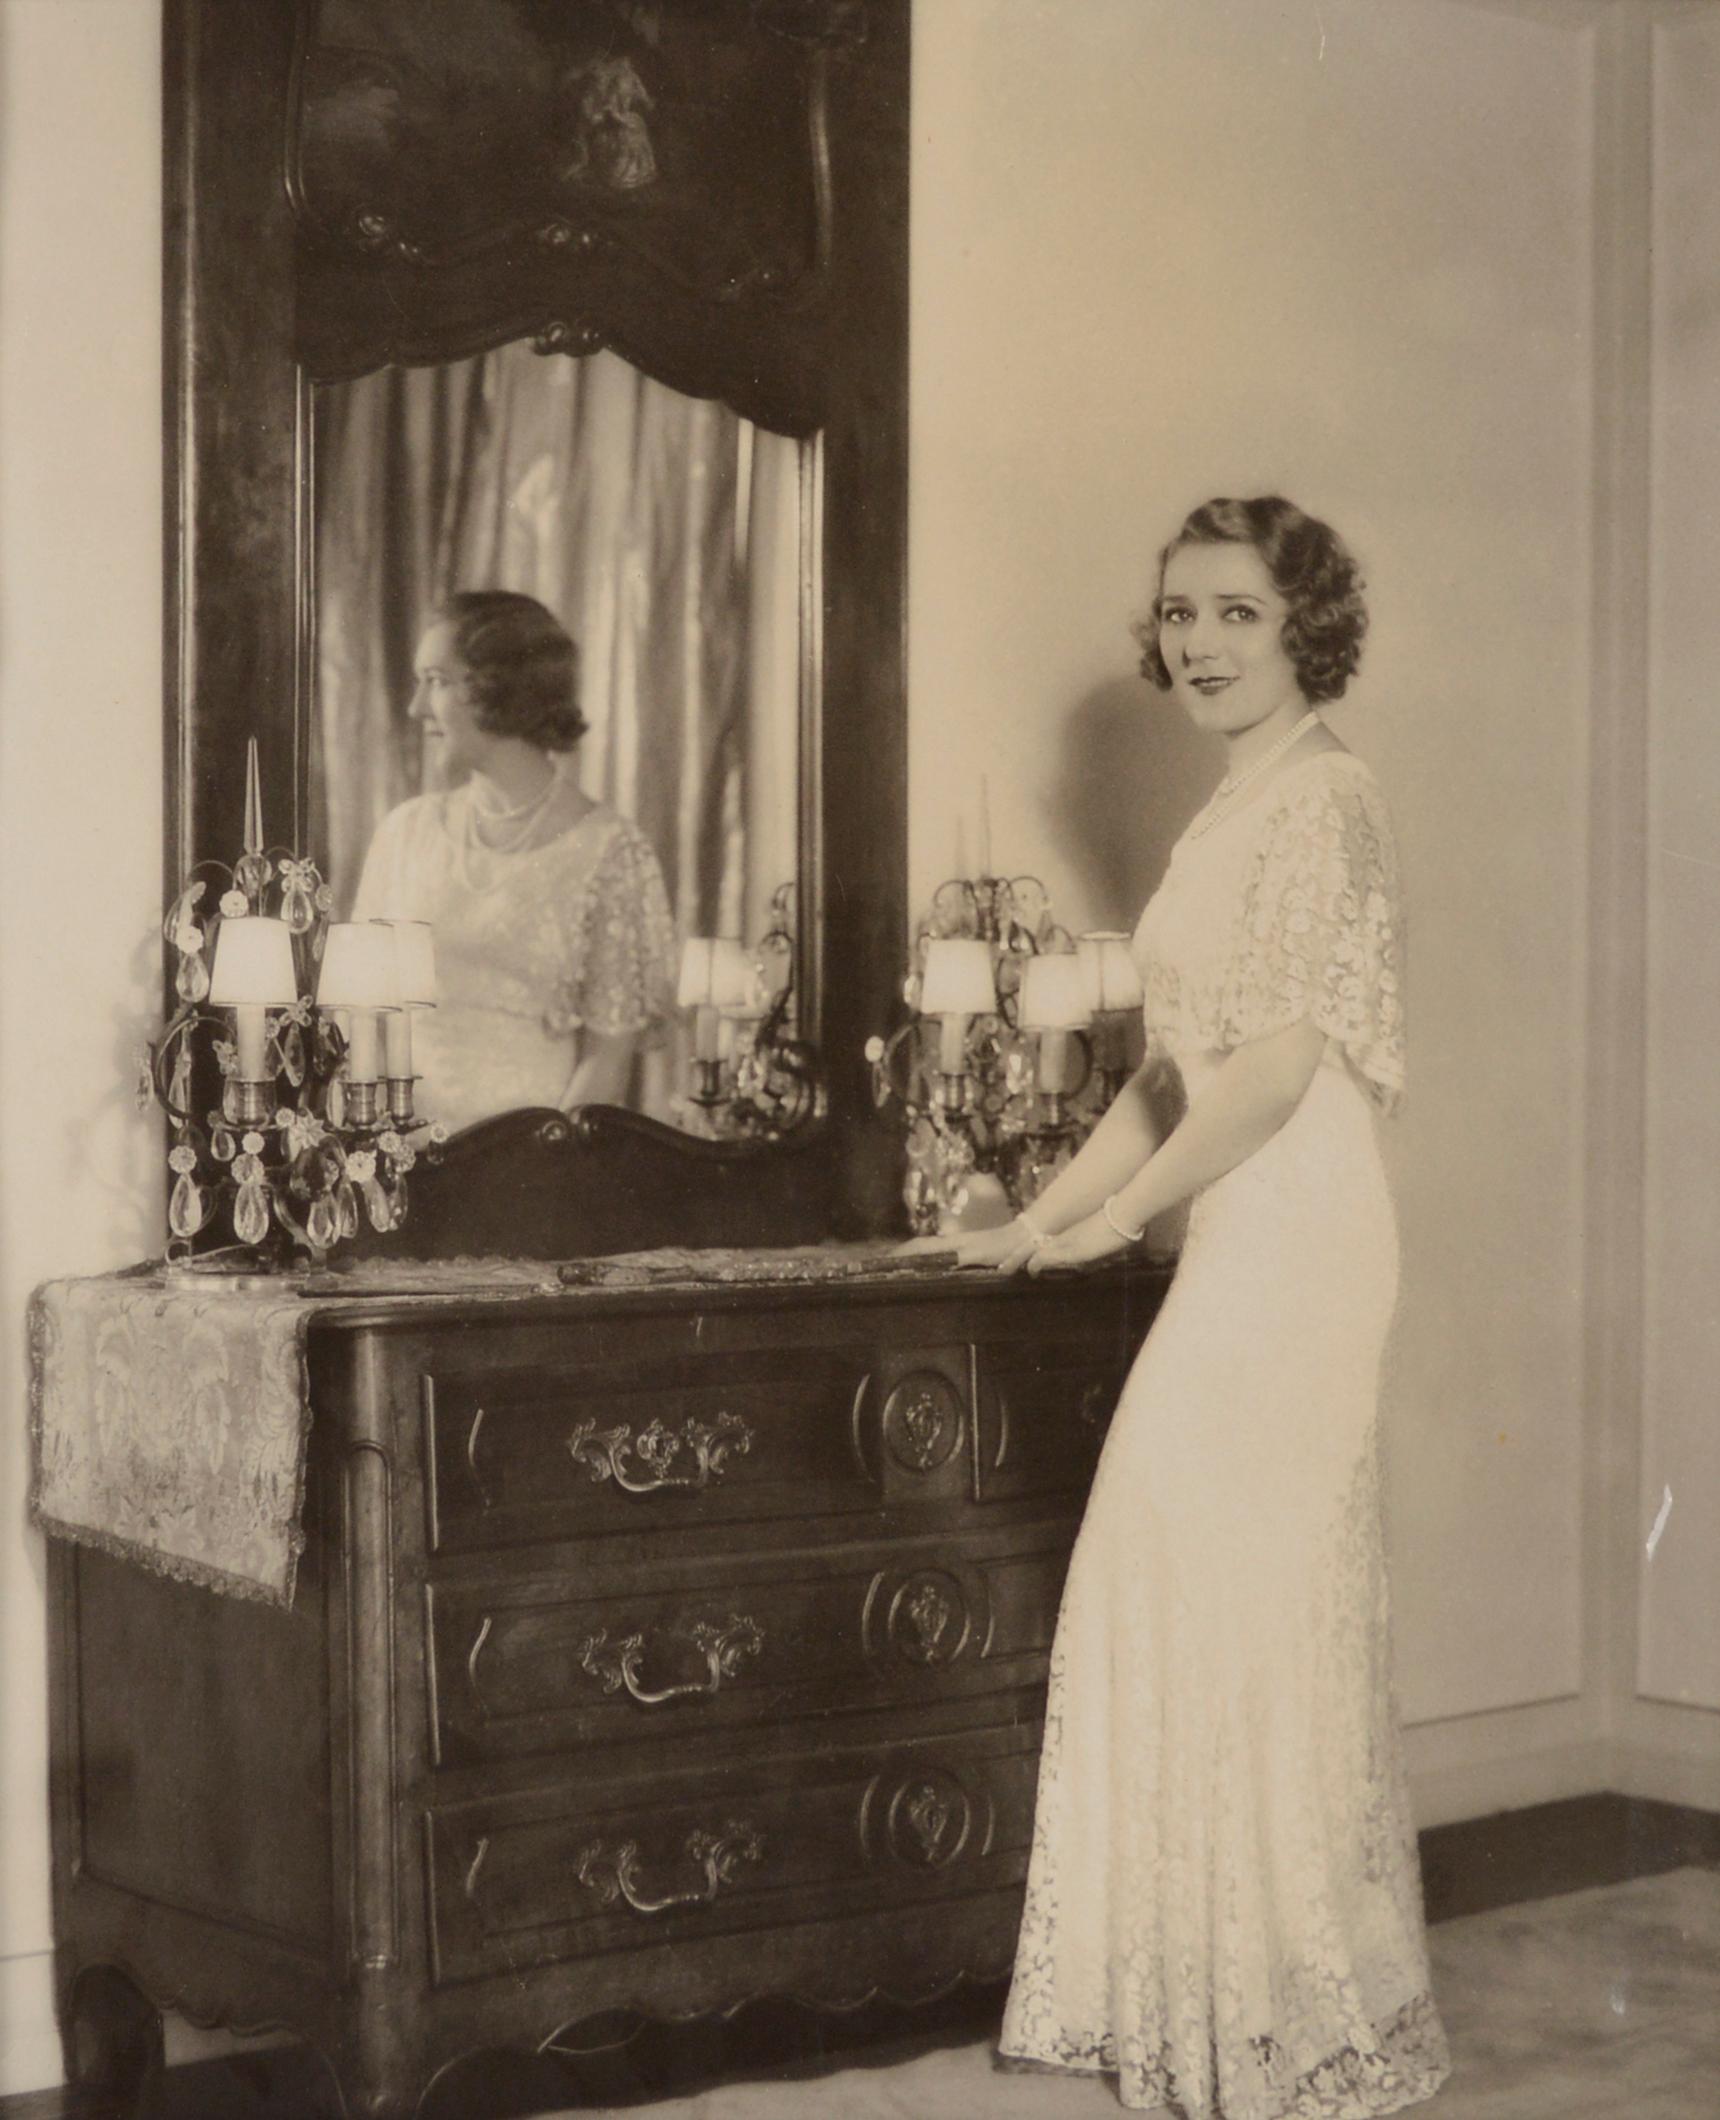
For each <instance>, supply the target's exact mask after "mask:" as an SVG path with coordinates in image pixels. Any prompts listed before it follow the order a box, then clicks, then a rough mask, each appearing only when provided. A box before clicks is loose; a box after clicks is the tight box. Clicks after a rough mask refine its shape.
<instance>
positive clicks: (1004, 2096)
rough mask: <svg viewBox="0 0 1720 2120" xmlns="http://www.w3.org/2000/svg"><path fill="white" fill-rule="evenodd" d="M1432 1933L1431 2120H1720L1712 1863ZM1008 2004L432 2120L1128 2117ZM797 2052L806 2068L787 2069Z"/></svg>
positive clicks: (801, 2037)
mask: <svg viewBox="0 0 1720 2120" xmlns="http://www.w3.org/2000/svg"><path fill="white" fill-rule="evenodd" d="M1431 1934H1432V1947H1433V1960H1434V1984H1435V1989H1436V1992H1437V1994H1438V1997H1439V2002H1440V2006H1441V2008H1442V2010H1443V2012H1444V2015H1445V2021H1446V2026H1447V2029H1448V2031H1449V2032H1450V2035H1451V2045H1452V2054H1453V2061H1454V2064H1455V2066H1454V2072H1453V2075H1452V2078H1451V2081H1450V2082H1449V2084H1448V2085H1447V2086H1446V2088H1445V2089H1444V2090H1443V2091H1442V2092H1441V2093H1440V2095H1439V2096H1438V2097H1437V2098H1436V2099H1434V2100H1433V2101H1432V2103H1431V2104H1429V2105H1426V2106H1423V2107H1420V2108H1418V2111H1420V2112H1425V2113H1427V2114H1428V2115H1429V2120H1720V1869H1712V1868H1686V1869H1679V1870H1673V1871H1670V1872H1668V1873H1666V1874H1664V1875H1661V1876H1658V1877H1645V1878H1638V1879H1635V1880H1633V1881H1632V1882H1630V1883H1627V1884H1618V1885H1609V1886H1604V1887H1600V1888H1598V1889H1595V1890H1590V1891H1582V1892H1571V1893H1568V1894H1566V1895H1564V1896H1563V1897H1559V1898H1551V1899H1540V1900H1534V1901H1529V1902H1525V1903H1523V1904H1519V1905H1515V1906H1507V1907H1503V1908H1500V1909H1498V1910H1496V1911H1494V1912H1491V1913H1484V1914H1471V1915H1466V1916H1463V1917H1461V1918H1458V1919H1455V1920H1449V1921H1444V1922H1441V1923H1439V1924H1438V1925H1437V1926H1436V1927H1435V1928H1434V1929H1433V1930H1432V1932H1431ZM998 2000H999V1998H998V1997H997V1995H996V1994H995V1993H994V1994H993V1995H991V1996H985V1997H967V1998H963V1999H961V2000H960V2001H956V2002H953V2003H950V2004H946V2005H944V2006H943V2008H942V2010H941V2012H939V2013H934V2014H933V2016H932V2017H931V2019H930V2020H928V2019H927V2018H925V2017H920V2018H915V2019H908V2018H904V2017H901V2016H899V2015H898V2016H897V2017H896V2018H895V2019H894V2020H887V2021H876V2022H872V2023H860V2024H849V2025H847V2026H846V2027H844V2026H842V2025H840V2024H831V2023H829V2022H828V2020H816V2021H813V2020H808V2019H806V2018H804V2017H802V2018H800V2019H799V2020H798V2023H796V2022H795V2021H793V2020H792V2019H791V2018H790V2017H788V2016H783V2015H780V2014H779V2016H778V2017H777V2018H776V2019H774V2020H773V2019H771V2018H770V2017H769V2016H768V2015H767V2014H765V2013H749V2014H750V2016H751V2022H750V2023H749V2022H748V2021H747V2020H746V2019H743V2020H742V2021H741V2022H740V2023H739V2024H738V2025H737V2026H735V2027H731V2028H728V2029H726V2030H725V2029H724V2028H720V2027H709V2026H707V2027H689V2028H687V2029H686V2030H684V2031H681V2032H677V2033H675V2034H673V2035H667V2034H663V2033H657V2034H647V2035H645V2036H644V2037H642V2038H641V2039H639V2040H638V2041H636V2042H635V2043H634V2044H633V2045H632V2046H630V2047H627V2048H625V2049H621V2050H617V2051H616V2052H614V2053H611V2054H609V2055H607V2056H605V2057H600V2058H598V2059H595V2060H587V2061H584V2062H582V2063H581V2064H580V2066H579V2079H580V2081H579V2089H578V2091H577V2094H576V2095H577V2097H578V2103H577V2104H574V2105H569V2104H568V2103H567V2102H566V2101H567V2099H568V2098H569V2096H570V2095H575V2093H574V2092H573V2087H572V2085H571V2083H570V2079H569V2076H568V2074H567V2072H566V2067H565V2064H561V2063H550V2062H547V2061H545V2062H541V2063H534V2064H530V2065H529V2066H509V2065H506V2064H500V2063H497V2062H494V2061H492V2062H490V2063H488V2064H481V2063H480V2064H475V2065H474V2068H473V2071H472V2073H470V2074H467V2075H465V2076H464V2077H463V2078H462V2079H454V2080H448V2081H445V2082H444V2083H443V2084H442V2085H441V2086H440V2089H439V2091H438V2094H437V2095H436V2097H435V2098H434V2100H433V2101H432V2103H431V2104H430V2105H429V2106H427V2107H426V2109H425V2114H424V2120H478V2116H479V2115H482V2116H483V2120H503V2116H509V2120H524V2116H525V2115H527V2114H532V2115H540V2116H545V2120H591V2116H592V2115H593V2114H602V2113H611V2114H613V2113H617V2112H626V2113H627V2114H629V2115H632V2116H637V2120H806V2116H810V2120H1106V2116H1107V2115H1112V2114H1116V2113H1118V2112H1119V2110H1120V2109H1119V2107H1118V2106H1117V2103H1116V2099H1115V2096H1114V2093H1113V2092H1112V2090H1111V2087H1110V2085H1109V2084H1108V2083H1107V2082H1105V2081H1103V2080H1099V2079H1092V2078H1071V2079H1067V2080H1065V2079H1058V2078H1047V2077H1043V2076H1023V2075H1009V2074H1000V2073H998V2072H996V2071H994V2069H993V2067H992V2065H991V2046H990V2034H991V2033H992V2032H994V2031H995V2028H996V2019H997V2010H998ZM785 2050H788V2051H796V2052H797V2053H798V2055H799V2058H798V2059H796V2060H795V2061H793V2062H792V2063H788V2064H785V2063H784V2062H783V2060H782V2059H781V2056H782V2054H783V2053H784V2051H785ZM295 2063H297V2064H298V2065H297V2066H295V2065H294V2064H295ZM315 2075H316V2071H315V2070H314V2069H313V2068H312V2066H311V2064H310V2061H309V2057H308V2056H301V2055H295V2054H288V2053H281V2052H277V2053H276V2054H275V2055H273V2056H261V2055H259V2056H257V2057H255V2061H254V2062H253V2064H252V2065H251V2066H250V2067H248V2068H247V2069H246V2070H245V2071H244V2072H243V2073H242V2074H240V2075H238V2076H228V2077H227V2078H226V2081H225V2087H224V2088H215V2087H212V2086H211V2085H210V2083H209V2082H208V2080H207V2078H204V2079H203V2080H202V2082H201V2083H200V2084H199V2085H198V2088H197V2091H196V2093H195V2094H194V2095H193V2094H191V2092H190V2089H189V2086H186V2085H178V2084H176V2083H175V2081H174V2079H173V2077H172V2076H170V2077H169V2078H168V2079H167V2081H166V2082H165V2083H163V2084H160V2085H158V2086H157V2088H156V2091H155V2094H154V2096H153V2097H151V2098H150V2099H149V2101H148V2105H147V2111H148V2120H312V2116H322V2115H326V2114H328V2113H329V2111H330V2108H329V2106H328V2104H327V2103H326V2102H325V2095H324V2093H325V2082H318V2081H316V2080H315ZM211 2099H213V2103H211ZM20 2110H33V2109H31V2108H28V2107H26V2108H20ZM40 2110H41V2111H42V2112H44V2113H45V2112H46V2111H47V2110H48V2108H47V2106H46V2105H44V2106H43V2107H41V2108H40ZM54 2110H55V2111H56V2112H67V2111H72V2110H77V2108H74V2107H72V2106H70V2105H66V2106H60V2105H58V2104H57V2103H56V2105H55V2107H54ZM83 2110H88V2109H87V2108H85V2109H83ZM109 2110H111V2109H109ZM11 2111H12V2106H11V2102H10V2101H8V2112H11ZM103 2120H107V2115H106V2113H105V2112H104V2115H103Z"/></svg>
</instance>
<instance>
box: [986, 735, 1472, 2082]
mask: <svg viewBox="0 0 1720 2120" xmlns="http://www.w3.org/2000/svg"><path fill="white" fill-rule="evenodd" d="M1204 814H1206V813H1203V815H1204ZM1200 822H1201V820H1199V819H1197V820H1196V826H1198V825H1199V824H1200ZM1400 946H1401V934H1400V914H1399V906H1398V885H1397V865H1396V856H1395V852H1394V848H1393V843H1392V837H1391V826H1390V820H1389V818H1388V816H1387V814H1386V810H1385V806H1384V803H1383V800H1382V798H1381V796H1380V793H1379V790H1378V787H1377V786H1376V784H1375V782H1374V780H1373V777H1372V775H1371V774H1370V773H1369V771H1368V769H1367V768H1366V767H1365V766H1364V765H1363V764H1362V763H1361V762H1360V761H1359V760H1358V759H1355V758H1353V757H1352V756H1350V754H1349V753H1348V752H1342V751H1333V752H1326V753H1316V754H1314V755H1312V756H1311V757H1309V758H1308V759H1307V760H1305V761H1303V762H1300V763H1299V764H1297V765H1296V766H1294V767H1292V768H1291V769H1290V770H1288V771H1287V772H1285V773H1283V774H1281V775H1280V776H1279V777H1278V778H1277V779H1276V780H1275V781H1273V782H1270V783H1269V784H1268V785H1267V786H1266V787H1265V788H1264V789H1263V790H1262V791H1261V792H1260V793H1259V794H1258V795H1257V796H1255V797H1254V798H1252V799H1250V800H1245V801H1244V802H1242V803H1241V804H1239V805H1238V806H1236V807H1235V808H1234V809H1232V810H1231V811H1229V812H1228V813H1226V814H1225V815H1223V817H1222V819H1221V821H1219V822H1218V823H1216V824H1215V825H1213V826H1212V828H1211V829H1210V830H1207V831H1204V832H1201V831H1198V830H1197V829H1196V827H1191V828H1190V832H1189V833H1188V834H1185V836H1184V838H1183V839H1182V841H1181V842H1180V843H1179V845H1178V846H1177V848H1176V850H1175V852H1174V853H1173V855H1172V858H1171V863H1170V868H1169V871H1168V873H1167V874H1166V877H1165V880H1164V882H1163V884H1162V886H1161V888H1160V889H1159V891H1158V892H1157V893H1156V894H1155V895H1154V897H1153V899H1152V901H1151V902H1150V904H1149V905H1148V907H1147V909H1146V912H1145V913H1144V914H1143V915H1142V918H1141V923H1140V927H1139V928H1138V930H1137V932H1136V940H1135V947H1136V954H1137V956H1138V957H1139V959H1140V962H1141V969H1142V974H1143V978H1144V981H1145V985H1146V992H1147V1004H1146V1013H1147V1022H1148V1030H1149V1036H1150V1041H1151V1044H1152V1047H1153V1048H1154V1049H1156V1050H1157V1051H1159V1052H1160V1053H1161V1054H1163V1055H1164V1056H1165V1057H1167V1058H1168V1059H1170V1060H1172V1061H1174V1063H1175V1065H1176V1066H1177V1068H1178V1069H1179V1071H1180V1073H1181V1076H1182V1079H1183V1085H1184V1089H1185V1092H1186V1095H1187V1097H1188V1099H1189V1101H1190V1103H1191V1104H1193V1103H1196V1102H1198V1100H1199V1099H1200V1097H1201V1095H1202V1093H1203V1092H1204V1090H1205V1089H1206V1088H1207V1086H1208V1085H1209V1084H1210V1083H1211V1081H1212V1080H1213V1077H1214V1075H1215V1073H1216V1070H1217V1067H1218V1064H1219V1061H1220V1059H1221V1057H1222V1055H1223V1054H1224V1053H1225V1052H1227V1051H1228V1050H1230V1049H1231V1048H1233V1047H1234V1046H1236V1045H1238V1044H1240V1043H1242V1042H1243V1041H1244V1040H1247V1039H1249V1038H1255V1037H1259V1036H1262V1035H1264V1034H1266V1033H1268V1032H1271V1031H1275V1030H1280V1029H1284V1028H1286V1027H1288V1026H1289V1025H1291V1024H1293V1023H1296V1022H1298V1021H1300V1020H1302V1019H1304V1018H1306V1017H1311V1018H1312V1019H1313V1020H1314V1022H1315V1023H1316V1024H1317V1025H1318V1026H1319V1027H1320V1028H1321V1029H1322V1030H1323V1031H1325V1033H1326V1034H1327V1044H1326V1051H1325V1056H1324V1058H1323V1060H1322V1063H1321V1065H1320V1067H1319V1068H1318V1069H1317V1071H1316V1073H1315V1077H1314V1080H1313V1082H1312V1084H1311V1085H1310V1087H1309V1089H1308V1091H1307V1093H1306V1095H1305V1096H1304V1097H1303V1099H1302V1102H1301V1103H1300V1104H1299V1105H1298V1107H1297V1109H1296V1111H1295V1113H1294V1115H1293V1116H1292V1117H1291V1119H1290V1120H1289V1121H1288V1123H1287V1124H1286V1125H1285V1126H1284V1127H1282V1128H1281V1129H1280V1131H1279V1132H1278V1133H1276V1134H1275V1135H1274V1136H1273V1137H1272V1139H1271V1140H1270V1141H1268V1142H1267V1143H1266V1145H1265V1146H1264V1147H1263V1148H1261V1149H1260V1150H1259V1151H1258V1152H1257V1153H1256V1154H1254V1155H1253V1156H1250V1157H1249V1158H1248V1159H1247V1161H1246V1162H1244V1163H1242V1164H1240V1165H1239V1166H1238V1167H1237V1168H1236V1169H1235V1170H1233V1171H1231V1172H1230V1173H1228V1175H1226V1176H1225V1177H1223V1178H1221V1179H1219V1180H1218V1181H1217V1182H1216V1183H1215V1184H1213V1185H1210V1186H1208V1187H1207V1188H1206V1189H1205V1190H1204V1191H1203V1192H1202V1193H1200V1194H1199V1195H1198V1197H1197V1198H1196V1199H1195V1201H1194V1203H1193V1205H1192V1208H1191V1211H1190V1216H1189V1226H1188V1236H1187V1240H1186V1243H1185V1246H1184V1250H1183V1254H1182V1259H1181V1263H1180V1264H1179V1266H1178V1268H1177V1273H1176V1277H1175V1280H1174V1282H1173V1284H1172V1287H1171V1289H1170V1292H1169V1295H1168V1297H1167V1299H1166V1301H1165V1304H1164V1308H1163V1310H1162V1311H1161V1312H1160V1315H1159V1317H1158V1319H1157V1321H1156V1322H1155V1324H1154V1325H1153V1328H1152V1330H1151V1332H1150V1333H1149V1335H1148V1337H1147V1340H1146V1343H1145V1345H1144V1346H1143V1348H1142V1350H1141V1353H1140V1356H1139V1358H1138V1359H1137V1361H1136V1363H1135V1366H1134V1369H1133V1371H1132V1372H1131V1374H1130V1376H1129V1380H1128V1383H1127V1384H1126V1386H1125V1387H1124V1391H1123V1396H1122V1400H1121V1402H1120V1404H1119V1406H1118V1408H1117V1412H1116V1415H1115V1417H1114V1419H1113V1421H1112V1424H1111V1430H1110V1435H1109V1437H1108V1439H1107V1442H1106V1445H1105V1450H1104V1455H1103V1457H1102V1459H1101V1462H1100V1466H1099V1471H1098V1476H1097V1478H1096V1480H1095V1482H1094V1486H1093V1491H1092V1496H1091V1499H1090V1501H1089V1503H1088V1507H1087V1513H1086V1517H1085V1520H1084V1522H1083V1524H1082V1527H1081V1533H1080V1537H1079V1539H1078V1541H1077V1543H1076V1546H1075V1552H1074V1557H1073V1560H1072V1563H1071V1566H1070V1571H1069V1578H1068V1582H1067V1586H1066V1588H1065V1591H1064V1597H1063V1608H1062V1613H1061V1617H1060V1619H1059V1622H1058V1628H1057V1638H1056V1643H1055V1647H1054V1649H1053V1652H1052V1659H1051V1684H1050V1697H1049V1701H1048V1705H1047V1714H1046V1729H1045V1749H1044V1757H1043V1763H1042V1765H1041V1769H1040V1781H1039V1797H1038V1811H1037V1816H1036V1819H1035V1825H1034V1838H1033V1853H1032V1866H1031V1870H1030V1873H1029V1878H1028V1887H1027V1904H1026V1912H1025V1915H1024V1918H1023V1922H1022V1930H1021V1941H1020V1945H1019V1948H1018V1951H1017V1955H1016V1962H1015V1980H1014V1985H1013V1987H1012V1989H1011V1992H1010V1997H1009V2005H1008V2010H1007V2013H1006V2015H1005V2018H1004V2026H1003V2035H1002V2039H1001V2048H1002V2051H1003V2053H1004V2054H1005V2055H1006V2056H1015V2057H1019V2058H1021V2059H1024V2060H1028V2061H1033V2062H1039V2063H1047V2064H1053V2065H1057V2066H1061V2067H1064V2068H1075V2069H1102V2070H1107V2071H1112V2072H1114V2073H1115V2074H1116V2076H1117V2078H1118V2088H1119V2091H1120V2094H1121V2097H1122V2101H1123V2103H1124V2104H1125V2105H1128V2106H1132V2107H1139V2108H1148V2109H1150V2108H1155V2107H1161V2106H1162V2107H1169V2108H1170V2109H1171V2110H1172V2111H1173V2112H1177V2113H1181V2114H1185V2115H1187V2116H1189V2120H1214V2116H1219V2115H1222V2116H1223V2120H1282V2116H1288V2115H1294V2116H1296V2120H1362V2116H1367V2115H1375V2114H1382V2113H1391V2112H1396V2111H1398V2110H1399V2109H1400V2108H1402V2107H1404V2106H1408V2105H1413V2104H1415V2103H1416V2102H1418V2101H1419V2100H1421V2099H1424V2098H1427V2097H1429V2096H1431V2095H1432V2093H1433V2092H1434V2090H1435V2089H1436V2088H1437V2087H1438V2085H1439V2084H1440V2082H1441V2081H1442V2080H1443V2078H1444V2076H1445V2074H1446V2072H1447V2068H1448V2063H1447V2058H1446V2050H1445V2040H1444V2034H1443V2031H1442V2029H1441V2026H1440V2022H1439V2018H1438V2016H1437V2014H1436V2012H1435V2009H1434V2006H1433V2002H1432V1999H1431V1996H1430V1993H1429V1985H1428V1968H1427V1957H1426V1946H1425V1937H1424V1932H1423V1926H1422V1908H1421V1893H1420V1883H1419V1875H1418V1871H1417V1867H1416V1855H1415V1840H1414V1833H1413V1830H1412V1826H1411V1821H1410V1817H1409V1811H1408V1805H1407V1800H1406V1794H1405V1787H1404V1779H1403V1771H1402V1764H1401V1756H1400V1750H1399V1741H1398V1734H1397V1727H1396V1722H1395V1716H1394V1708H1393V1702H1392V1695H1391V1675H1390V1668H1389V1643H1388V1612H1387V1593H1386V1576H1385V1567H1384V1555H1383V1551H1382V1534H1381V1521H1380V1484H1379V1472H1378V1467H1377V1463H1376V1454H1375V1425H1376V1412H1377V1406H1378V1394H1379V1377H1380V1365H1381V1354H1382V1349H1383V1345H1384V1341H1385V1336H1386V1330H1387V1326H1388V1323H1389V1321H1390V1318H1391V1314H1392V1309H1393V1305H1394V1301H1395V1296H1396V1288H1397V1259H1398V1253H1397V1236H1396V1229H1395V1224H1394V1218H1393V1212H1392V1205H1391V1201H1390V1198H1389V1196H1388V1193H1387V1189H1386V1181H1385V1176H1384V1172H1383V1169H1382V1167H1381V1163H1380V1158H1379V1151H1378V1146H1377V1143H1376V1141H1375V1138H1374V1123H1375V1122H1374V1116H1373V1109H1372V1107H1374V1106H1378V1107H1379V1108H1380V1109H1382V1110H1387V1111H1389V1110H1390V1109H1391V1108H1392V1106H1393V1104H1394V1103H1395V1102H1396V1099H1397V1096H1398V1094H1399V1092H1400V1089H1401V1086H1402V1079H1403V1042H1402V1007H1401V994H1400V991H1399V976H1400Z"/></svg>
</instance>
